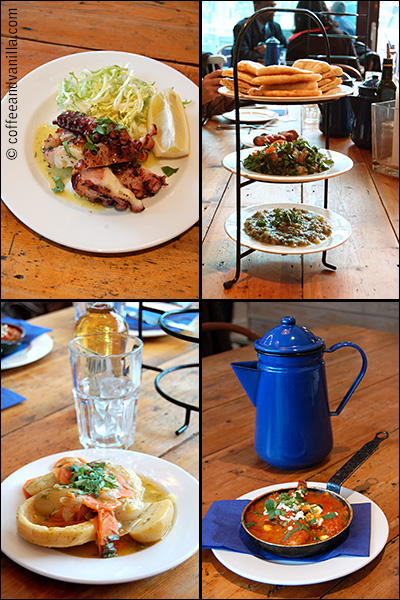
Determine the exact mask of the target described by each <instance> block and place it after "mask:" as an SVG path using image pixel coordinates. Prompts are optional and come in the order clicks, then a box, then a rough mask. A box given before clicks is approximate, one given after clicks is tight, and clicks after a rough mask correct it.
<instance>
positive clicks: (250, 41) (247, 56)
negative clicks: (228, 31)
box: [232, 2, 287, 63]
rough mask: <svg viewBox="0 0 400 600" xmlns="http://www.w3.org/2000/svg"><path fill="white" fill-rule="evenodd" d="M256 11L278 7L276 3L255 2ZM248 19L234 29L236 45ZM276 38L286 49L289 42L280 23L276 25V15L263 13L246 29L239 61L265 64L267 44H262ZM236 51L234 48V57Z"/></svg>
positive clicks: (240, 22)
mask: <svg viewBox="0 0 400 600" xmlns="http://www.w3.org/2000/svg"><path fill="white" fill-rule="evenodd" d="M253 4H254V10H255V11H257V10H260V9H261V8H273V7H275V6H276V2H254V3H253ZM246 21H247V18H246V19H242V20H241V21H239V23H237V24H236V25H235V27H234V28H233V37H234V44H235V43H236V40H237V37H238V35H239V32H240V30H241V29H242V27H243V25H244V24H245V23H246ZM272 36H273V37H275V38H277V39H278V40H279V42H280V43H281V44H282V45H283V46H284V47H285V48H286V46H287V41H286V38H285V36H284V35H283V33H282V29H281V26H280V25H279V24H278V23H274V13H273V12H270V13H263V14H261V15H260V16H259V17H257V19H255V20H254V21H253V22H252V23H251V25H249V27H247V29H246V33H245V34H244V37H243V39H242V43H241V45H240V50H239V58H238V60H239V61H240V60H254V61H256V62H262V63H263V62H264V53H265V44H262V45H261V46H259V45H258V44H259V43H260V42H265V40H267V39H268V38H270V37H272ZM233 54H234V49H233V48H232V56H233Z"/></svg>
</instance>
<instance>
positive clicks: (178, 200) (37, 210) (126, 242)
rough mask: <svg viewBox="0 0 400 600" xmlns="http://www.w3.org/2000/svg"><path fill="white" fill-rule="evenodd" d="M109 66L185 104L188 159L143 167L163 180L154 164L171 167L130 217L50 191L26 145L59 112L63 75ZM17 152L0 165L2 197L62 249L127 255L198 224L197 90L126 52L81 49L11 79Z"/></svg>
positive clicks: (4, 106) (160, 66)
mask: <svg viewBox="0 0 400 600" xmlns="http://www.w3.org/2000/svg"><path fill="white" fill-rule="evenodd" d="M113 64H119V65H125V64H129V66H130V67H131V68H133V69H135V74H136V76H137V77H139V78H140V79H144V80H146V81H151V82H153V81H154V82H155V85H156V87H157V89H158V90H162V89H165V88H169V87H173V88H174V89H175V90H176V92H178V94H179V95H180V97H181V98H182V100H191V102H190V104H188V105H186V108H185V112H186V115H187V119H188V123H189V130H190V154H189V156H187V157H183V158H176V159H162V160H161V162H160V165H157V166H155V167H151V169H150V170H152V171H154V173H157V174H158V175H163V173H162V171H161V166H166V165H168V166H171V167H174V168H179V171H178V172H177V173H175V174H174V175H172V176H171V177H168V178H167V182H168V186H167V187H164V188H162V189H161V190H160V192H159V193H158V194H156V196H154V197H153V198H146V199H145V200H144V205H145V210H144V211H142V212H141V213H133V212H131V211H130V210H126V211H122V212H121V211H117V210H115V209H114V208H111V207H110V208H107V209H105V210H101V211H97V210H93V209H92V208H91V204H90V202H89V201H88V203H87V207H86V206H80V205H77V204H73V203H70V202H68V201H66V200H64V199H62V198H59V197H57V194H54V193H53V192H52V191H51V190H50V188H49V185H48V183H47V181H46V180H45V178H44V177H43V176H42V175H41V173H40V172H39V170H38V168H37V165H36V163H35V161H34V157H33V152H32V146H33V139H34V133H35V130H36V128H37V127H38V125H41V124H42V123H46V122H51V121H52V120H53V119H54V118H55V117H56V116H57V114H59V113H60V112H62V109H61V107H59V106H58V105H57V104H56V95H57V82H60V81H62V80H63V78H64V77H66V76H68V73H69V72H70V71H74V72H75V73H80V72H81V71H82V69H84V68H85V67H87V68H89V69H96V68H99V67H104V66H109V65H113ZM1 110H2V134H3V135H2V150H3V153H4V152H5V150H6V147H7V149H10V147H11V146H12V145H11V144H10V145H9V146H8V145H7V139H8V129H6V128H5V123H6V118H8V94H6V96H5V97H4V98H3V100H2V103H1ZM15 150H17V152H18V155H17V157H16V158H15V159H14V160H7V159H6V158H5V157H4V160H2V198H3V201H4V202H5V204H6V205H7V206H8V208H9V209H10V210H11V211H12V212H13V213H14V215H15V216H16V217H17V218H18V219H20V220H21V221H22V222H23V223H25V225H27V226H28V227H30V228H31V229H33V230H34V231H36V232H37V233H39V234H40V235H43V236H44V237H46V238H48V239H50V240H53V241H54V242H57V243H59V244H63V245H64V246H69V247H71V248H77V249H78V250H84V251H89V252H103V253H114V252H129V251H134V250H142V249H143V248H151V247H153V246H156V245H158V244H161V243H163V242H166V241H168V240H170V239H172V238H173V237H176V236H177V235H179V234H181V233H182V232H183V231H185V230H186V229H188V228H189V227H191V226H192V225H193V224H194V223H196V222H197V221H198V219H199V183H198V181H199V154H198V152H199V90H198V87H197V86H196V85H195V84H194V83H192V82H191V81H190V79H188V78H187V77H185V76H184V75H182V74H181V73H179V71H176V70H175V69H172V68H171V67H168V66H167V65H164V64H163V63H161V62H158V61H155V60H152V59H150V58H146V57H145V56H139V55H137V54H129V53H127V52H108V51H107V52H82V53H79V54H72V55H70V56H64V57H62V58H59V59H56V60H53V61H51V62H49V63H46V64H45V65H42V66H41V67H38V68H37V69H35V70H34V71H32V72H31V73H29V74H28V75H26V76H25V77H24V78H23V79H21V81H19V82H18V144H17V145H16V146H15Z"/></svg>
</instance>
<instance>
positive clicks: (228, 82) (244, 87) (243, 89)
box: [220, 77, 251, 94]
mask: <svg viewBox="0 0 400 600" xmlns="http://www.w3.org/2000/svg"><path fill="white" fill-rule="evenodd" d="M220 84H221V85H224V86H225V87H226V89H227V90H231V91H232V92H234V91H235V87H234V82H233V79H228V78H227V77H225V79H221V80H220ZM238 87H239V92H240V93H241V94H247V93H248V91H249V90H250V89H251V85H250V84H249V83H246V82H245V81H240V80H239V81H238Z"/></svg>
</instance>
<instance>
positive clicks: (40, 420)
mask: <svg viewBox="0 0 400 600" xmlns="http://www.w3.org/2000/svg"><path fill="white" fill-rule="evenodd" d="M30 322H31V323H33V324H37V325H40V326H42V327H47V328H51V329H52V331H51V332H50V333H49V335H50V336H51V337H52V338H53V340H54V347H53V350H52V351H51V352H50V354H48V355H47V356H45V357H44V358H42V359H41V360H39V361H37V362H34V363H31V364H29V365H26V366H23V367H18V368H15V369H10V370H7V371H4V372H3V374H2V375H3V377H2V385H3V386H4V387H6V388H8V389H10V390H12V391H14V392H17V393H18V394H21V395H22V396H24V397H26V398H27V399H26V400H25V401H24V402H21V403H20V404H17V405H16V406H12V407H10V408H7V409H5V410H3V412H2V436H3V441H2V461H1V466H2V474H1V477H2V480H3V479H5V478H6V477H8V476H9V475H10V474H11V473H13V472H14V471H16V470H17V469H19V468H20V467H22V466H24V465H26V464H27V463H30V462H32V461H34V460H37V459H38V458H41V457H44V456H49V455H52V454H56V453H57V452H64V451H65V452H66V451H68V450H73V449H76V448H80V443H79V439H78V427H77V422H76V415H75V407H74V401H73V397H72V377H71V369H70V362H69V355H68V342H69V341H70V340H71V339H72V337H73V332H74V325H75V320H74V309H73V308H66V309H63V310H60V311H57V312H53V313H49V314H47V315H42V316H40V317H36V318H34V319H32V320H31V321H30ZM196 362H198V345H197V344H193V343H189V342H185V341H182V340H179V339H177V338H174V337H171V336H168V335H165V336H160V337H154V338H145V340H144V349H143V363H144V364H148V365H152V366H157V367H160V368H163V369H164V368H169V367H172V366H175V365H181V364H190V363H196ZM191 371H192V370H191ZM192 372H193V375H192V373H190V376H188V375H189V374H188V371H187V370H183V371H177V372H176V373H175V374H173V377H174V381H173V383H174V385H175V383H177V385H175V388H176V389H177V390H179V398H181V399H183V397H182V395H181V394H182V393H184V399H185V401H186V402H189V403H190V402H192V403H194V402H196V403H197V402H198V400H197V391H196V390H193V389H192V388H191V387H190V383H189V382H190V381H192V377H195V372H194V371H192ZM167 377H168V378H169V377H171V375H168V376H166V378H165V379H166V380H167ZM154 378H155V372H154V371H151V370H148V369H143V371H142V383H141V388H140V396H139V403H138V413H137V425H136V434H135V441H134V444H133V446H132V447H131V450H134V451H139V452H143V453H145V454H151V455H153V456H157V457H160V458H163V459H164V460H167V461H169V462H172V463H175V464H177V465H179V466H180V467H182V468H183V469H185V471H187V472H189V473H190V474H191V475H193V476H194V477H196V478H197V479H198V477H199V472H198V469H199V450H198V433H199V417H198V413H196V412H193V411H192V413H191V418H190V424H189V427H188V428H187V429H186V431H184V432H183V433H182V434H180V435H179V436H176V435H175V431H176V430H177V429H178V428H179V427H180V426H181V425H183V423H184V418H185V410H184V409H183V408H181V407H179V406H176V405H174V404H172V403H170V402H167V401H166V400H164V399H163V398H162V397H161V396H160V395H159V394H158V393H157V391H156V390H155V387H154ZM185 381H186V383H185ZM165 384H166V385H167V386H168V388H167V387H164V384H163V388H164V389H168V390H169V389H170V388H169V386H170V385H171V382H170V381H169V382H167V381H166V383H165ZM198 572H199V560H198V553H196V554H194V555H193V556H192V557H191V558H189V559H188V560H186V561H185V562H184V563H182V564H181V565H179V566H178V567H176V568H174V569H172V570H171V571H168V572H166V573H162V574H160V575H157V576H155V577H151V578H147V579H144V580H142V581H136V582H132V583H124V584H118V586H117V589H118V592H116V587H115V586H110V585H104V586H103V585H100V586H93V587H89V586H88V585H85V586H80V585H76V584H71V583H66V582H59V581H56V580H53V579H48V578H46V577H42V576H41V575H37V574H36V573H33V572H31V571H28V570H26V569H24V568H23V567H20V566H19V565H17V564H16V563H15V562H13V561H12V560H10V559H9V558H8V557H7V556H5V555H4V554H2V573H3V575H2V597H3V598H14V597H15V590H16V589H18V595H19V597H21V598H66V597H69V596H70V595H72V594H73V596H74V598H86V597H88V596H90V597H96V598H112V597H115V594H116V593H117V596H118V597H119V598H122V597H124V598H150V597H151V598H198V597H199V586H198Z"/></svg>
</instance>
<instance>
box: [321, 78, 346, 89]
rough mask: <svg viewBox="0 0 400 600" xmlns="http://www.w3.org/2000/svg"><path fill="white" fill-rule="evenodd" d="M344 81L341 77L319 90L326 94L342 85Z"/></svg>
mask: <svg viewBox="0 0 400 600" xmlns="http://www.w3.org/2000/svg"><path fill="white" fill-rule="evenodd" d="M342 81H343V79H342V78H341V77H335V80H334V81H332V82H331V83H329V84H326V85H324V86H322V87H320V88H319V89H320V90H321V92H323V93H325V92H329V91H330V90H333V88H335V87H337V86H338V85H340V84H341V83H342Z"/></svg>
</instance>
